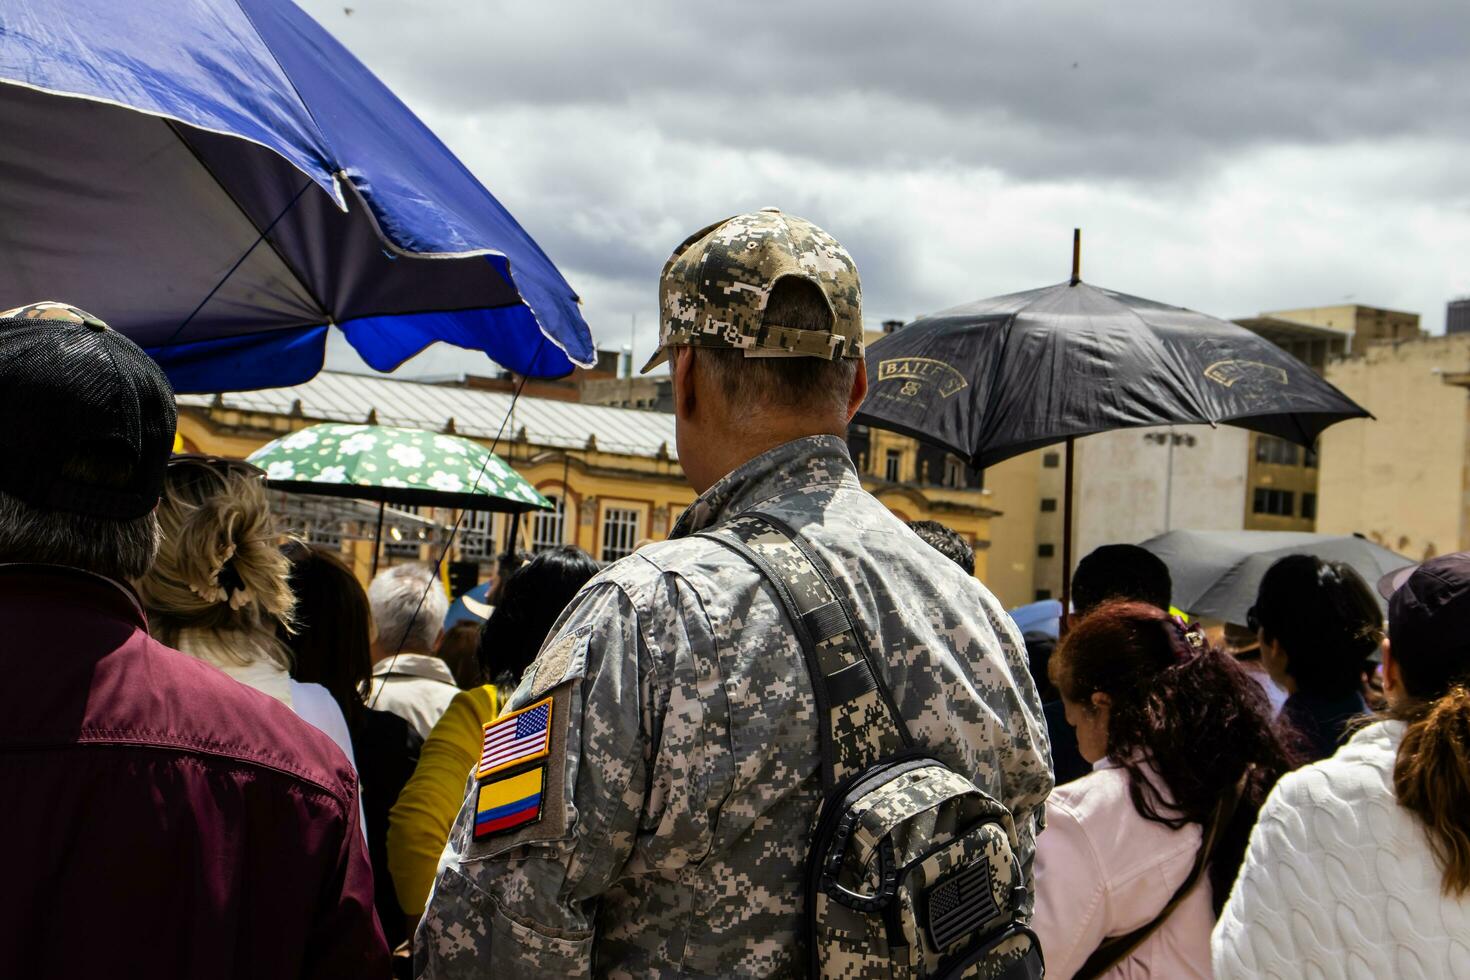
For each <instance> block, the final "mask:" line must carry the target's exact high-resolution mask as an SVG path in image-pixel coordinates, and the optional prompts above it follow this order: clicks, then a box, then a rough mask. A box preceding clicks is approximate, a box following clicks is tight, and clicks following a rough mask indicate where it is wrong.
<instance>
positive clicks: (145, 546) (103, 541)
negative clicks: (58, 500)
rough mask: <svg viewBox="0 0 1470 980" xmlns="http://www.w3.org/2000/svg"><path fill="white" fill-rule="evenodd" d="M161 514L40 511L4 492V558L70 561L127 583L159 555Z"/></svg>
mask: <svg viewBox="0 0 1470 980" xmlns="http://www.w3.org/2000/svg"><path fill="white" fill-rule="evenodd" d="M158 544H159V531H158V518H157V517H155V516H154V515H153V514H151V513H149V514H147V515H145V516H143V517H138V518H134V519H133V520H130V521H117V520H111V519H109V518H105V517H92V516H89V515H86V514H73V513H70V512H68V511H62V510H41V509H40V508H37V507H32V506H31V505H30V504H27V503H26V502H25V501H23V500H21V499H19V498H18V497H13V496H11V495H10V494H8V493H4V492H3V491H0V562H36V563H38V564H43V565H70V566H71V567H73V568H80V569H83V570H84V571H88V572H93V573H95V574H97V575H106V576H107V577H108V578H114V579H120V580H123V581H128V580H131V579H137V578H141V577H142V576H143V573H144V572H146V571H148V569H149V568H150V567H151V566H152V565H153V559H154V557H156V556H157V554H158Z"/></svg>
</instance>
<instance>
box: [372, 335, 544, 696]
mask: <svg viewBox="0 0 1470 980" xmlns="http://www.w3.org/2000/svg"><path fill="white" fill-rule="evenodd" d="M544 346H546V338H545V336H544V335H543V336H542V338H541V340H540V342H538V343H537V345H536V353H535V354H534V355H532V357H531V360H532V361H533V362H534V361H535V359H536V358H537V357H540V356H541V349H542V348H543V347H544ZM528 377H530V375H527V374H522V375H521V380H520V383H519V384H517V385H516V390H515V393H514V394H512V395H511V398H510V405H509V406H508V407H507V409H506V412H505V417H504V418H503V419H501V420H500V428H499V429H498V430H497V431H496V433H495V438H494V439H493V440H492V441H491V443H490V451H489V452H488V453H486V454H485V458H484V460H482V461H481V463H480V472H479V473H477V474H476V475H475V482H474V483H472V484H470V491H471V492H474V489H475V487H478V486H479V485H480V481H481V480H483V479H484V478H485V470H486V468H488V467H489V465H490V460H492V459H494V458H495V450H496V449H497V448H499V446H500V437H501V436H503V435H505V426H506V423H508V422H509V421H510V417H511V413H512V412H514V411H515V407H516V401H517V400H518V399H519V398H520V397H521V390H522V389H523V388H525V387H526V379H527V378H528ZM563 495H565V488H563ZM522 513H524V511H514V512H512V514H511V520H515V521H518V520H520V519H521V514H522ZM464 515H465V508H460V511H459V517H457V518H455V521H454V526H453V527H452V528H450V529H449V536H448V537H447V538H445V539H444V549H443V550H442V551H440V552H439V557H438V559H437V560H436V561H435V562H434V577H433V579H432V580H430V581H429V583H428V584H427V585H426V586H425V587H424V591H423V593H422V594H421V595H420V596H419V602H418V605H417V606H415V607H414V610H413V615H412V616H411V617H409V620H408V625H406V626H404V628H403V635H402V636H400V637H399V638H398V645H397V646H396V647H394V648H393V656H391V657H389V658H388V669H387V670H386V671H384V676H385V677H386V676H387V675H388V674H391V673H392V672H393V664H394V662H395V661H397V659H398V655H399V654H400V653H402V652H403V644H405V643H407V642H408V634H409V631H410V630H412V629H413V626H414V623H416V622H418V618H419V613H420V612H421V611H422V610H423V608H424V600H425V599H427V598H428V597H429V590H430V589H432V588H434V586H436V585H438V584H439V570H440V569H442V568H443V567H444V559H446V558H448V557H449V549H450V548H452V547H454V539H455V537H456V536H458V534H459V529H460V528H461V527H462V526H463V525H464ZM387 686H388V685H387V684H386V683H384V684H380V685H378V690H377V693H375V694H374V695H373V696H372V699H371V700H370V701H369V702H368V707H369V708H371V707H373V705H375V704H377V703H378V697H379V696H380V695H381V694H382V693H383V688H385V687H387Z"/></svg>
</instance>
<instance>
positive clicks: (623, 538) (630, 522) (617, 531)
mask: <svg viewBox="0 0 1470 980" xmlns="http://www.w3.org/2000/svg"><path fill="white" fill-rule="evenodd" d="M641 516H642V513H641V512H639V511H637V510H634V509H632V508H631V507H609V508H607V509H606V510H604V511H603V512H602V560H603V561H617V560H618V559H619V558H626V557H628V556H629V555H631V554H632V553H633V546H634V545H636V544H637V543H638V519H639V518H640V517H641Z"/></svg>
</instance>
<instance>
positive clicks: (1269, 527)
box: [1235, 307, 1419, 531]
mask: <svg viewBox="0 0 1470 980" xmlns="http://www.w3.org/2000/svg"><path fill="white" fill-rule="evenodd" d="M1355 309H1363V310H1368V309H1372V308H1370V307H1323V308H1320V309H1308V310H1294V311H1286V312H1279V313H1262V314H1261V315H1260V316H1254V317H1243V318H1241V319H1239V320H1236V321H1235V322H1236V323H1238V324H1240V325H1241V326H1242V327H1245V328H1246V329H1247V330H1250V331H1252V332H1253V333H1256V334H1259V335H1260V336H1262V337H1264V338H1265V339H1266V340H1269V341H1271V342H1272V343H1273V344H1275V345H1276V346H1278V347H1280V348H1281V349H1282V350H1284V351H1286V352H1287V353H1288V354H1290V355H1292V356H1293V357H1295V358H1296V359H1297V360H1299V361H1301V362H1302V363H1303V364H1306V365H1307V366H1308V367H1310V368H1311V369H1312V370H1314V371H1316V372H1317V373H1318V374H1322V373H1323V372H1324V371H1325V370H1326V368H1327V364H1328V362H1329V361H1331V360H1333V359H1334V358H1338V357H1342V356H1343V355H1344V354H1346V353H1348V351H1349V350H1350V349H1351V348H1352V346H1353V344H1354V343H1355V342H1356V341H1357V340H1358V335H1357V334H1356V333H1355V329H1356V327H1355V324H1356V320H1355V319H1354V318H1353V317H1352V316H1351V315H1349V314H1348V313H1344V312H1343V311H1344V310H1355ZM1383 312H1385V313H1387V312H1389V311H1383ZM1292 314H1300V315H1303V316H1304V317H1305V318H1304V319H1293V318H1292ZM1395 316H1409V317H1413V322H1414V328H1415V329H1416V330H1417V329H1418V319H1419V318H1418V316H1417V315H1415V314H1395ZM1383 322H1384V323H1388V322H1390V321H1388V320H1384V321H1383ZM1392 322H1393V324H1394V326H1395V327H1397V326H1398V325H1399V321H1398V320H1397V319H1395V320H1393V321H1392ZM1377 323H1378V321H1377V320H1376V319H1374V318H1371V317H1370V318H1367V319H1365V326H1364V331H1365V333H1368V332H1371V331H1373V330H1377V329H1379V328H1378V327H1377V326H1376V324H1377ZM1246 461H1247V462H1246V467H1247V472H1246V482H1245V504H1244V506H1245V521H1244V527H1245V529H1246V530H1248V531H1312V530H1314V529H1315V528H1316V525H1317V521H1316V517H1317V496H1318V489H1317V454H1316V453H1313V452H1309V451H1307V450H1305V449H1303V448H1302V447H1301V446H1298V445H1296V443H1293V442H1288V441H1286V440H1285V439H1278V438H1276V437H1274V436H1267V435H1261V434H1259V433H1251V434H1250V437H1249V442H1248V445H1247V448H1246Z"/></svg>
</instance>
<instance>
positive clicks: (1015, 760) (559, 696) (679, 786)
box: [416, 208, 1052, 978]
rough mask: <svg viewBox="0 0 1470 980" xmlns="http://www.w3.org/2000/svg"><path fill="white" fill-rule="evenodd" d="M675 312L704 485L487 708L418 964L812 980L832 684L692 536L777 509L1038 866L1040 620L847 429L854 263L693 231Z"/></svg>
mask: <svg viewBox="0 0 1470 980" xmlns="http://www.w3.org/2000/svg"><path fill="white" fill-rule="evenodd" d="M660 305H661V310H662V322H661V335H660V340H661V348H660V351H659V352H658V354H657V355H655V357H654V358H653V360H652V361H650V362H649V365H648V367H652V366H653V365H654V364H657V363H659V362H661V361H663V360H665V359H667V360H670V361H671V363H672V369H673V378H674V399H675V412H676V416H677V426H678V428H677V432H678V448H679V461H680V464H681V465H682V466H683V468H684V471H685V473H686V474H687V475H688V477H689V479H690V482H691V484H692V485H693V486H694V487H695V489H696V490H698V491H700V493H701V496H700V498H699V499H698V500H697V501H696V502H695V503H694V504H693V505H692V506H691V507H690V508H689V509H688V510H687V511H686V512H685V513H684V514H683V516H682V517H680V519H679V521H678V523H677V525H676V526H675V528H674V531H673V534H672V535H671V540H669V541H667V542H662V543H659V544H655V545H651V546H648V547H645V548H643V549H642V550H640V551H639V552H637V553H636V554H634V555H632V556H630V557H628V558H625V559H623V560H622V561H620V562H618V563H616V564H615V565H613V566H612V567H610V568H608V569H606V570H605V571H604V572H602V574H600V575H598V576H597V577H596V578H595V579H593V580H592V582H590V583H589V584H588V585H587V586H586V587H585V588H584V589H583V591H582V592H581V593H580V594H579V595H578V597H577V598H576V599H575V600H574V601H573V603H572V605H571V606H570V607H569V608H568V610H567V612H566V613H565V614H564V616H563V618H562V620H561V622H560V623H559V624H558V626H557V628H556V629H555V630H554V631H553V635H552V637H551V638H550V639H549V640H548V641H547V643H546V645H545V647H544V648H543V649H542V651H541V655H540V657H539V658H538V660H537V662H536V663H535V664H534V665H533V666H532V667H531V669H530V670H529V671H527V674H526V676H525V677H524V678H523V679H522V682H521V685H520V687H519V689H518V690H517V691H516V693H515V696H514V697H513V698H512V699H511V701H510V703H509V708H510V709H512V710H513V711H514V710H516V709H525V710H524V711H523V712H522V714H521V715H519V716H517V719H516V720H513V721H507V722H506V723H505V725H506V726H515V725H519V726H520V727H519V728H515V729H514V730H512V729H511V728H510V727H502V728H500V729H498V730H497V729H494V725H495V724H496V723H492V725H491V726H487V733H486V748H485V755H483V756H482V761H481V766H480V768H479V770H477V774H472V777H471V778H472V780H474V782H472V784H471V792H470V796H469V799H468V800H467V801H466V804H465V807H464V809H463V810H462V811H461V813H460V816H459V819H458V820H457V821H456V824H455V828H454V830H453V832H452V833H451V836H450V841H449V846H448V848H447V849H446V851H445V854H444V857H443V859H442V860H441V864H440V873H439V879H438V882H437V883H436V885H435V888H434V893H433V896H432V897H431V898H430V901H429V906H428V909H427V911H426V913H425V916H424V920H423V923H422V925H421V927H420V929H419V933H418V937H417V947H416V958H417V967H418V971H419V975H420V976H421V977H435V978H438V977H471V976H475V977H489V976H497V977H498V976H547V977H553V976H554V977H567V976H589V975H591V974H593V973H594V972H595V973H596V974H598V975H606V976H617V977H649V976H670V975H675V974H680V975H687V974H694V975H706V976H721V977H734V976H763V977H769V976H777V977H788V976H800V975H803V974H804V973H805V971H806V964H807V961H806V959H805V958H804V957H803V953H802V949H801V944H800V940H799V935H798V928H799V924H800V919H799V916H800V906H801V893H802V884H801V882H802V873H803V862H804V861H805V859H806V853H807V840H808V836H809V832H810V830H811V827H812V824H813V821H814V818H815V816H816V812H817V807H818V804H819V803H820V800H821V784H820V775H819V765H818V728H817V717H816V705H815V701H814V698H813V694H812V686H811V681H810V679H809V678H808V675H807V670H806V667H805V663H804V660H803V657H802V652H801V648H800V645H799V643H798V641H797V639H796V636H795V634H794V633H793V630H792V627H791V624H790V623H788V622H787V621H786V619H785V614H784V612H783V611H782V607H781V604H780V601H779V599H778V597H777V595H776V593H775V591H774V590H773V588H772V586H771V585H770V583H769V582H768V581H766V580H765V579H764V578H762V576H761V575H760V574H759V573H758V572H757V571H756V569H755V568H754V567H753V566H751V565H750V564H748V563H747V561H746V560H745V559H743V558H741V557H740V556H739V555H738V554H736V553H735V552H734V551H732V550H730V549H728V548H727V547H725V546H723V545H721V544H718V543H716V542H714V541H711V540H708V539H707V538H704V537H699V536H695V532H698V531H701V530H705V529H709V528H712V527H714V526H715V525H718V524H721V523H722V522H725V521H728V520H730V519H731V518H734V517H735V516H737V515H739V514H740V513H742V512H743V511H745V510H747V509H749V508H752V507H755V506H756V505H759V506H760V508H761V509H762V510H764V511H766V512H767V513H770V514H772V515H774V516H776V517H778V518H780V519H782V520H784V521H785V522H786V523H787V524H788V525H790V526H791V527H793V528H795V529H796V530H797V532H798V533H799V534H801V536H802V537H803V539H804V540H805V541H806V542H807V543H808V544H809V545H810V547H811V548H813V549H814V550H815V551H816V552H817V553H819V554H820V555H821V556H822V557H823V558H825V559H826V561H827V562H828V564H829V565H830V567H831V568H832V570H833V574H834V575H835V576H836V581H835V585H836V587H837V588H838V589H839V591H842V592H844V593H845V598H846V599H847V601H848V603H850V606H851V609H852V613H853V616H854V617H855V620H856V622H857V625H858V628H859V629H860V630H862V631H864V633H865V634H866V640H867V643H868V646H869V649H871V650H872V651H873V652H874V654H875V656H876V657H877V658H878V660H879V661H880V662H881V664H882V668H883V673H884V678H885V680H886V681H887V685H888V688H889V690H890V691H891V692H892V693H893V696H894V699H895V701H896V703H897V706H898V710H899V713H900V714H901V715H902V716H903V717H904V719H905V720H906V721H907V723H908V726H909V729H910V731H911V732H912V734H913V736H914V738H915V741H916V742H917V743H918V745H919V746H921V747H922V748H923V749H925V750H926V751H927V752H928V753H929V754H932V755H934V756H937V757H938V758H939V759H941V760H943V761H944V762H945V763H947V764H948V765H949V766H951V767H952V768H954V769H955V770H956V771H957V772H960V773H962V774H965V775H967V776H970V777H972V778H973V779H974V781H975V782H976V784H977V785H979V786H980V787H981V788H982V789H984V790H986V791H987V792H989V793H990V794H991V795H993V796H994V797H995V798H996V799H998V800H1000V801H1001V802H1002V803H1003V804H1005V805H1006V806H1007V807H1008V808H1009V809H1010V810H1011V812H1012V814H1013V816H1014V819H1015V825H1016V829H1017V831H1018V834H1019V838H1020V839H1019V854H1020V858H1021V860H1022V862H1023V867H1024V868H1025V870H1026V872H1027V874H1028V877H1029V872H1030V867H1031V859H1032V855H1033V853H1034V838H1035V834H1036V832H1037V831H1038V830H1039V829H1040V826H1041V821H1042V804H1043V801H1044V800H1045V798H1046V795H1047V793H1048V792H1049V790H1050V788H1051V785H1052V777H1051V773H1050V766H1049V760H1048V747H1047V740H1046V729H1045V726H1044V724H1043V722H1042V716H1041V707H1040V704H1039V703H1038V700H1037V696H1036V691H1035V687H1034V686H1033V684H1032V681H1031V678H1030V676H1029V675H1028V673H1027V670H1026V654H1025V650H1024V647H1023V646H1022V642H1021V638H1020V636H1019V635H1018V634H1017V633H1016V631H1015V627H1014V626H1013V625H1012V623H1011V621H1010V619H1009V618H1008V617H1007V616H1006V614H1005V613H1004V612H1003V611H1002V610H1001V608H1000V606H999V604H998V603H997V602H996V600H995V599H994V597H992V596H991V595H990V593H989V592H987V591H986V590H985V589H984V588H983V587H982V586H981V585H980V584H979V583H978V582H977V581H976V580H975V579H974V578H972V577H970V576H967V575H965V574H964V572H962V571H961V570H960V569H959V568H957V567H956V566H955V565H954V563H953V562H950V561H948V560H947V559H945V558H943V557H942V556H940V555H938V554H937V553H935V552H934V550H933V549H932V548H930V547H929V546H928V545H927V544H925V543H924V542H923V541H921V540H920V539H919V538H918V537H916V536H915V535H914V534H913V533H912V532H911V531H909V530H908V528H906V527H905V526H904V524H903V523H902V522H901V521H899V520H898V518H896V517H894V516H893V515H892V514H891V513H890V512H889V511H888V510H887V508H885V507H884V506H883V505H882V504H881V503H879V502H878V501H877V500H876V499H875V498H873V497H872V496H870V495H869V494H868V493H866V492H865V491H864V490H863V489H862V486H861V484H860V482H859V478H858V474H857V472H856V471H855V469H854V467H853V464H852V461H851V460H850V458H849V457H848V453H847V447H846V445H845V443H844V441H843V435H844V433H845V430H846V426H847V422H848V420H849V419H850V418H851V416H852V413H853V412H854V411H855V410H856V409H857V406H858V404H859V403H860V402H861V401H862V398H863V395H864V394H865V393H866V389H867V382H866V378H865V375H864V372H863V370H862V347H863V332H862V330H863V328H862V314H861V292H860V288H859V284H858V276H857V270H856V269H855V268H854V266H853V263H852V259H851V258H850V257H849V256H848V254H847V252H846V251H845V250H844V249H843V248H842V246H841V245H839V244H838V243H837V242H836V241H835V240H834V239H833V238H832V237H831V236H829V235H827V234H826V233H825V232H824V231H822V230H821V229H819V228H817V227H816V226H814V225H812V224H811V223H809V222H807V221H804V220H802V219H800V218H796V217H792V216H788V215H784V214H782V213H780V212H779V211H776V210H775V209H770V208H768V209H764V210H762V211H758V212H754V213H752V214H746V215H741V216H738V217H735V218H731V219H728V220H726V221H723V222H719V223H717V224H715V225H711V226H710V227H708V228H706V229H704V230H702V231H700V232H697V233H696V234H695V235H693V236H691V237H690V238H689V239H688V240H687V241H686V242H685V243H684V244H683V245H681V246H680V247H679V249H678V250H677V251H676V252H675V253H674V256H673V257H672V258H671V259H670V261H669V263H668V265H666V266H665V268H664V272H663V276H662V281H661V283H660ZM647 369H648V368H647V367H646V368H645V369H644V370H645V371H646V370H647ZM503 717H504V716H503ZM547 719H549V721H547ZM543 728H544V729H545V731H544V732H543V730H542V729H543ZM507 746H510V747H509V748H507ZM507 759H508V760H509V762H505V761H504V760H507ZM497 767H498V768H497ZM533 772H534V773H538V774H537V775H529V773H533ZM476 775H478V777H479V778H478V779H477V780H476ZM538 787H539V792H536V790H537V788H538ZM533 794H534V795H533ZM1027 911H1028V914H1029V900H1028V906H1027Z"/></svg>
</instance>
